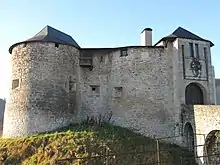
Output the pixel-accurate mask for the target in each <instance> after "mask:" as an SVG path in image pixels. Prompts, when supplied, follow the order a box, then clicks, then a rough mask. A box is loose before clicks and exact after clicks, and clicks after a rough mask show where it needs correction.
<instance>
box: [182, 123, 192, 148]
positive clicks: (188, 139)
mask: <svg viewBox="0 0 220 165" xmlns="http://www.w3.org/2000/svg"><path fill="white" fill-rule="evenodd" d="M184 139H185V143H186V146H187V148H188V149H189V150H190V151H192V152H194V133H193V128H192V125H191V124H190V123H186V124H185V127H184Z"/></svg>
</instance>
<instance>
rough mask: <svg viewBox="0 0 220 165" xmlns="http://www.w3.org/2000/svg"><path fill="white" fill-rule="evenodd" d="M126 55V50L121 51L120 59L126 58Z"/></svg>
mask: <svg viewBox="0 0 220 165" xmlns="http://www.w3.org/2000/svg"><path fill="white" fill-rule="evenodd" d="M127 55H128V53H127V49H121V55H120V57H123V56H127Z"/></svg>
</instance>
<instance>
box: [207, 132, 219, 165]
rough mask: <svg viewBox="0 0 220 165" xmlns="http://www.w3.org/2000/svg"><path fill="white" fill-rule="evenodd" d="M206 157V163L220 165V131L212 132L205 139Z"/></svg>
mask: <svg viewBox="0 0 220 165" xmlns="http://www.w3.org/2000/svg"><path fill="white" fill-rule="evenodd" d="M204 155H205V157H206V159H205V162H206V163H209V164H212V163H215V164H216V163H217V164H220V160H219V155H220V130H213V131H211V132H210V133H209V134H208V136H207V137H206V139H205V145H204Z"/></svg>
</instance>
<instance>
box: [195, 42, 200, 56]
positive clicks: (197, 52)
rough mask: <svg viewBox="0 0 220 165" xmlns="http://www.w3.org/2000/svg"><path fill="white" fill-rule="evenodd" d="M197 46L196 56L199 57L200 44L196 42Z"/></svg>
mask: <svg viewBox="0 0 220 165" xmlns="http://www.w3.org/2000/svg"><path fill="white" fill-rule="evenodd" d="M195 47H196V57H197V58H199V45H198V44H195Z"/></svg>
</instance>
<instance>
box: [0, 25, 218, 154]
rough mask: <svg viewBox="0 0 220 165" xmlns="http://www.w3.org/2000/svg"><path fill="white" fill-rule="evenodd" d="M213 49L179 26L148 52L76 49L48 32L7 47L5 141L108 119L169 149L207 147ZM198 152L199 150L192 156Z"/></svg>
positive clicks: (213, 126)
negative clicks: (167, 143)
mask: <svg viewBox="0 0 220 165" xmlns="http://www.w3.org/2000/svg"><path fill="white" fill-rule="evenodd" d="M212 46H214V44H213V43H212V42H211V41H209V40H206V39H203V38H201V37H199V36H197V35H195V34H193V33H191V32H190V31H188V30H186V29H184V28H181V27H178V28H177V29H176V30H175V31H174V32H173V33H172V34H170V35H168V36H166V37H163V38H162V39H161V40H159V41H158V42H157V43H156V44H155V45H152V29H150V28H146V29H144V30H143V31H142V32H141V46H127V47H117V48H81V47H80V46H79V45H78V44H77V42H76V41H75V40H74V39H73V38H72V37H71V36H69V35H67V34H65V33H63V32H61V31H59V30H56V29H54V28H52V27H50V26H46V27H45V28H43V29H42V30H41V31H40V32H39V33H38V34H36V35H35V36H34V37H33V38H30V39H28V40H26V41H23V42H19V43H16V44H14V45H12V46H11V47H10V48H9V52H10V53H11V54H12V87H11V90H10V100H9V101H7V104H6V110H5V115H4V126H3V137H23V136H26V135H31V134H35V133H39V132H45V131H50V130H54V129H56V128H58V127H62V126H66V125H68V124H70V123H74V122H80V121H81V120H83V119H85V118H86V117H87V116H97V115H99V114H105V113H107V112H112V114H113V116H112V120H113V121H114V124H116V125H119V126H122V127H126V128H131V129H135V130H136V131H137V132H140V133H141V134H143V135H146V136H149V137H154V138H155V137H156V138H160V137H170V136H177V138H175V140H174V139H172V142H174V143H176V144H178V145H188V146H192V145H194V144H200V143H205V139H202V138H200V137H199V134H206V137H208V135H209V133H213V132H212V131H213V130H220V106H218V105H215V104H216V94H215V92H216V89H215V74H214V67H213V66H212V62H211V47H212ZM197 152H198V153H199V152H201V153H202V151H197Z"/></svg>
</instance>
